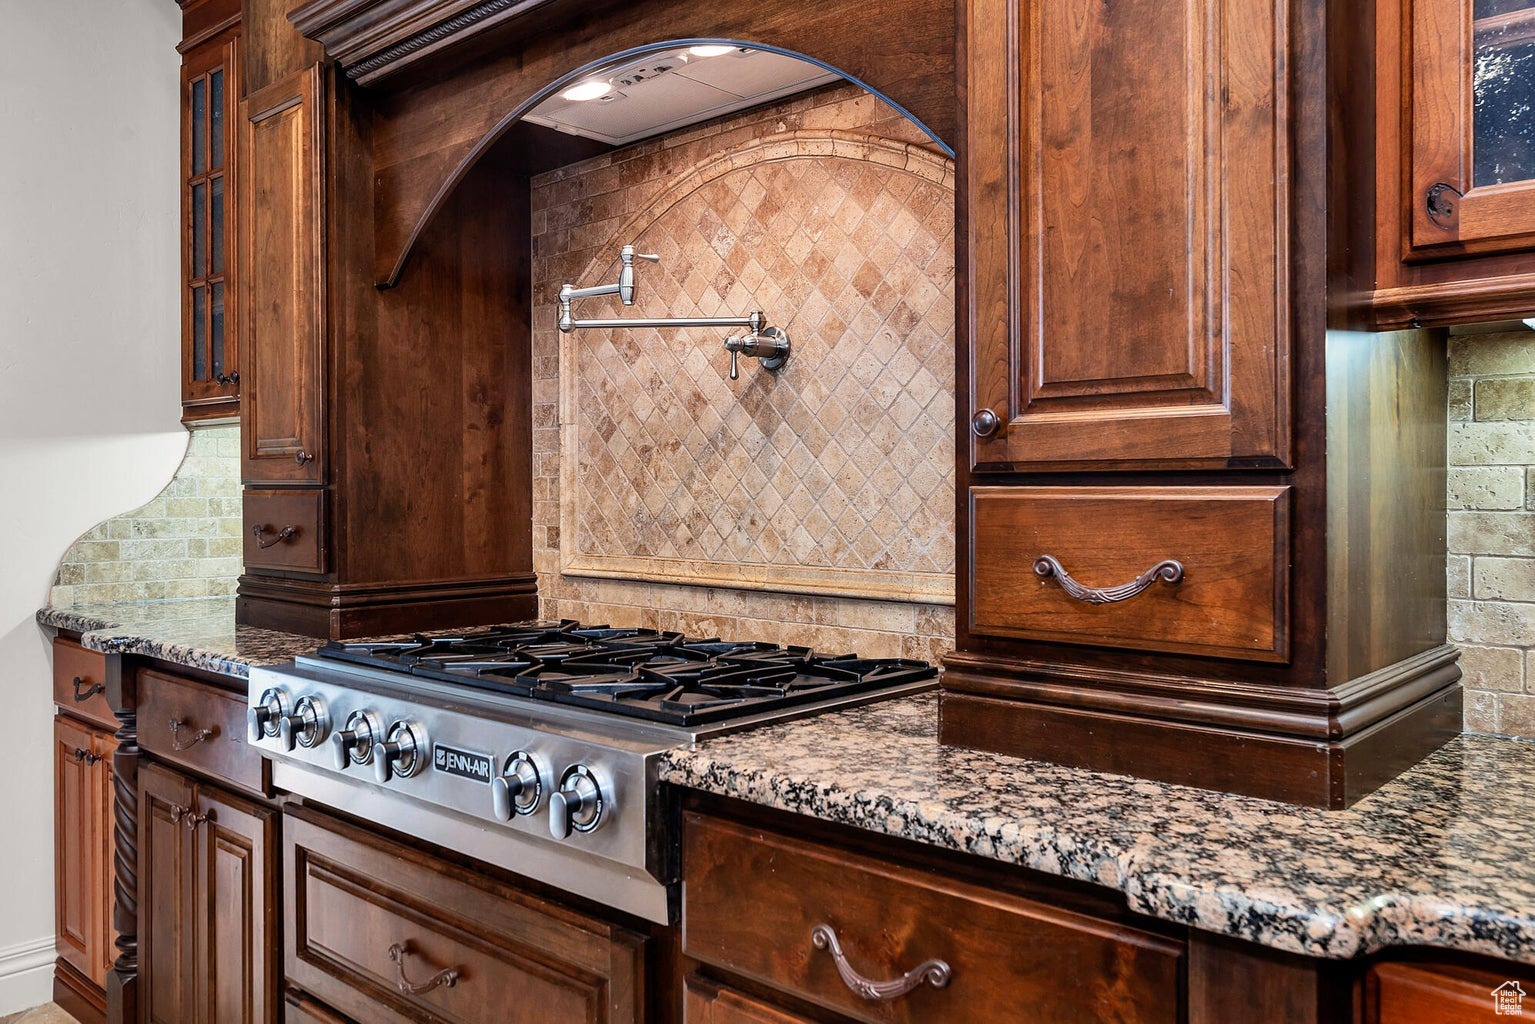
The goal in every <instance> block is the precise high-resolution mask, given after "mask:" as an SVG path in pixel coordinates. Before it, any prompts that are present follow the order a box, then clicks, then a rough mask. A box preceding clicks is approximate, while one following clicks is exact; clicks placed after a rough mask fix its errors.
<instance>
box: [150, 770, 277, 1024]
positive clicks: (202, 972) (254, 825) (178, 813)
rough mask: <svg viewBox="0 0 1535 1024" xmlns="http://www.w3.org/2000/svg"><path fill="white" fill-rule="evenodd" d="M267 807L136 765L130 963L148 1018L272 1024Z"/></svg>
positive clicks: (272, 847)
mask: <svg viewBox="0 0 1535 1024" xmlns="http://www.w3.org/2000/svg"><path fill="white" fill-rule="evenodd" d="M276 828H277V826H276V817H275V814H274V812H272V811H271V810H269V809H267V808H263V807H260V806H258V805H256V804H254V803H251V802H249V801H246V800H241V799H239V798H238V797H235V796H232V795H231V794H229V793H226V792H224V791H223V790H221V789H218V788H215V787H212V786H202V785H198V784H196V783H194V782H193V781H192V780H191V779H189V778H187V777H186V776H184V775H182V774H181V773H180V772H175V771H172V770H170V769H168V768H165V767H163V766H160V765H145V766H143V767H142V768H141V769H140V770H139V963H140V965H141V968H140V983H139V984H140V991H141V999H142V1011H143V1014H142V1016H143V1019H144V1020H146V1021H148V1022H150V1024H204V1022H208V1021H217V1022H218V1024H226V1022H227V1024H276V1021H277V1020H278V1019H279V1018H280V1014H281V1006H280V1004H279V1001H278V981H279V976H278V973H277V972H278V970H279V966H278V965H279V963H280V961H281V957H280V955H279V951H278V949H277V941H278V934H277V916H276V915H277V906H278V900H277V886H276V870H277V868H276V862H275V859H274V858H275V856H276V849H277V841H276V837H277V832H276Z"/></svg>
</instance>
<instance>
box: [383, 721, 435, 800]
mask: <svg viewBox="0 0 1535 1024" xmlns="http://www.w3.org/2000/svg"><path fill="white" fill-rule="evenodd" d="M426 756H427V744H426V734H425V733H423V732H422V731H421V727H420V726H418V725H416V724H414V723H412V722H395V723H394V724H393V725H391V726H390V727H389V732H388V734H387V735H386V736H385V737H384V742H382V743H380V744H379V745H378V748H377V749H376V750H375V751H374V752H373V778H374V779H376V780H377V781H378V783H379V785H383V784H384V783H386V782H388V781H389V780H390V779H391V778H392V777H394V776H396V775H398V776H399V777H400V778H402V779H408V778H410V777H411V776H412V775H415V774H417V773H418V772H420V771H421V768H422V766H423V765H425V764H426Z"/></svg>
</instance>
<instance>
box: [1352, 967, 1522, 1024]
mask: <svg viewBox="0 0 1535 1024" xmlns="http://www.w3.org/2000/svg"><path fill="white" fill-rule="evenodd" d="M1528 973H1529V972H1528V971H1526V970H1522V969H1520V968H1519V967H1518V966H1516V965H1513V964H1510V965H1509V970H1508V973H1505V974H1492V973H1489V972H1487V971H1478V970H1475V969H1472V968H1468V967H1448V966H1419V965H1415V964H1377V965H1376V966H1374V967H1372V968H1370V973H1369V974H1367V975H1366V976H1365V1015H1364V1019H1365V1024H1473V1022H1476V1024H1480V1022H1482V1021H1487V1020H1494V1019H1496V1018H1497V1017H1498V1016H1499V1015H1502V1016H1518V1015H1519V1014H1520V1009H1519V1006H1520V1001H1521V999H1522V995H1521V993H1522V992H1526V991H1530V989H1531V984H1530V980H1529V977H1528ZM1516 990H1517V991H1516ZM1531 994H1532V995H1535V992H1532V993H1531ZM1500 998H1501V999H1502V1000H1506V1002H1500Z"/></svg>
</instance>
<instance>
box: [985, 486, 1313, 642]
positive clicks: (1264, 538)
mask: <svg viewBox="0 0 1535 1024" xmlns="http://www.w3.org/2000/svg"><path fill="white" fill-rule="evenodd" d="M1289 517H1290V494H1289V488H1288V487H1182V488H1160V487H1159V488H1150V487H1098V488H1086V487H977V488H973V489H972V490H971V492H970V544H971V551H972V552H973V558H974V560H975V571H974V584H973V586H974V589H973V591H972V592H971V629H972V631H974V632H976V633H981V634H987V635H993V636H1015V637H1024V638H1028V639H1038V640H1051V641H1060V642H1065V643H1077V644H1092V645H1095V646H1103V647H1126V648H1132V649H1135V650H1145V651H1171V652H1175V653H1182V654H1202V655H1213V656H1220V657H1233V658H1246V659H1251V660H1256V661H1284V660H1285V659H1286V658H1287V657H1288V655H1289V628H1288V619H1287V614H1288V610H1289V578H1290V576H1289V565H1290V530H1289ZM1047 556H1048V557H1049V558H1050V559H1053V560H1054V563H1055V564H1054V565H1048V564H1047V563H1045V562H1044V561H1042V560H1043V559H1045V558H1046V557H1047ZM1168 561H1174V562H1177V563H1178V564H1179V565H1180V566H1181V567H1182V572H1181V579H1178V581H1177V582H1169V581H1167V580H1166V579H1163V578H1160V577H1157V576H1155V575H1154V574H1153V573H1152V570H1154V569H1155V568H1156V567H1158V566H1159V565H1161V564H1163V563H1165V562H1168ZM1047 574H1048V575H1047ZM1168 574H1169V575H1173V570H1171V569H1170V568H1169V569H1168ZM1127 584H1133V585H1132V586H1127ZM1142 584H1144V588H1143V589H1142ZM1068 588H1083V589H1085V590H1087V591H1089V592H1086V593H1081V596H1073V595H1072V594H1071V593H1069V592H1068ZM1112 589H1118V590H1119V593H1118V594H1114V593H1109V594H1103V593H1101V592H1102V591H1106V590H1112ZM1127 591H1134V593H1133V594H1130V595H1129V596H1126V592H1127ZM1079 592H1080V591H1079ZM1105 598H1117V599H1115V600H1110V601H1107V602H1106V603H1095V602H1103V601H1104V599H1105Z"/></svg>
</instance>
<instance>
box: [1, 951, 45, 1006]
mask: <svg viewBox="0 0 1535 1024" xmlns="http://www.w3.org/2000/svg"><path fill="white" fill-rule="evenodd" d="M56 956H57V954H56V953H55V952H54V948H53V936H52V935H49V936H46V937H45V938H41V939H34V940H33V941H31V942H19V943H17V944H16V945H14V946H6V947H5V948H3V949H0V1017H4V1016H5V1015H6V1014H10V1013H17V1012H19V1011H21V1010H28V1009H31V1008H32V1007H34V1006H38V1005H40V1004H42V1003H46V1002H48V1000H50V999H52V998H53V961H54V959H55V957H56Z"/></svg>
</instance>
